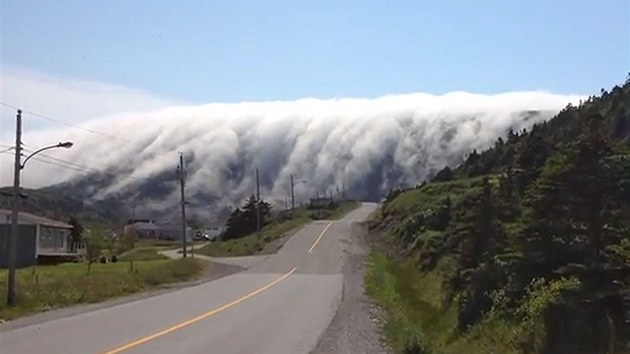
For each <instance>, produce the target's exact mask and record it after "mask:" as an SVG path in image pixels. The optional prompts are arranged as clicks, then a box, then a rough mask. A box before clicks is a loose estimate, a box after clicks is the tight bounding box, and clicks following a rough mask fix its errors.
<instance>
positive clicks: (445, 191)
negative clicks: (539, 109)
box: [366, 81, 630, 354]
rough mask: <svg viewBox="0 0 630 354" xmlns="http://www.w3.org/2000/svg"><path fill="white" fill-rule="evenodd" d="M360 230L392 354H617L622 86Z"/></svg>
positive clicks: (626, 256) (625, 216) (622, 329)
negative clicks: (368, 247) (365, 234)
mask: <svg viewBox="0 0 630 354" xmlns="http://www.w3.org/2000/svg"><path fill="white" fill-rule="evenodd" d="M370 229H371V237H370V241H371V243H372V246H373V249H372V254H371V256H370V259H369V268H368V272H367V274H366V292H367V293H368V294H369V295H370V296H371V297H372V298H373V299H374V300H375V301H376V302H377V303H379V304H381V305H382V306H383V308H384V309H385V310H386V313H387V318H386V323H385V324H384V326H383V333H384V335H385V338H386V339H387V342H388V343H389V344H390V346H391V347H392V349H394V351H395V352H397V353H471V354H475V353H480V354H481V353H585V354H586V353H589V354H591V353H621V352H626V351H625V350H626V349H625V348H626V346H627V344H628V342H630V325H629V324H630V315H628V314H629V313H630V81H626V83H625V84H624V86H623V87H620V86H616V87H615V88H614V89H613V90H612V91H611V92H606V91H604V90H602V93H601V95H600V96H598V97H589V99H588V100H587V101H586V102H583V103H582V104H581V105H580V106H578V107H574V106H571V105H569V106H567V107H566V108H565V109H563V110H562V111H561V112H560V113H559V114H558V115H557V116H556V117H555V118H554V119H552V120H551V121H549V122H546V123H542V124H537V125H535V126H534V127H533V128H532V130H531V131H529V132H528V131H526V130H523V131H521V132H514V131H510V132H509V133H508V136H507V139H506V140H503V139H502V138H499V139H498V140H497V142H496V143H495V145H494V147H493V148H491V149H488V150H486V151H484V152H481V153H478V152H476V151H473V152H472V153H471V154H470V155H469V156H468V157H467V159H466V161H465V162H464V163H463V164H462V165H461V166H458V167H456V168H450V167H446V168H444V169H443V170H441V171H440V172H439V173H437V174H436V175H435V176H434V178H433V179H432V181H431V182H429V183H423V184H422V185H419V186H416V187H415V188H413V189H410V190H397V191H391V193H390V195H389V196H388V198H387V200H386V202H385V203H384V205H383V206H382V208H381V209H380V211H379V213H377V214H376V215H375V217H374V219H373V220H372V221H371V224H370Z"/></svg>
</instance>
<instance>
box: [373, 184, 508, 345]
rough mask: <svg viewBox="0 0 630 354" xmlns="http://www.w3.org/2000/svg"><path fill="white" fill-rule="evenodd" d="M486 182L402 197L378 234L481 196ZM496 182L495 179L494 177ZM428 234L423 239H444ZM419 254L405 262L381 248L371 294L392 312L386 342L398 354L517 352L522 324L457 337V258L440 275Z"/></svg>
mask: <svg viewBox="0 0 630 354" xmlns="http://www.w3.org/2000/svg"><path fill="white" fill-rule="evenodd" d="M481 180H482V177H476V178H469V179H460V180H455V181H451V182H436V183H430V184H427V185H426V186H424V187H423V188H421V189H415V190H412V191H408V192H405V193H402V194H400V195H398V196H397V197H396V198H395V199H393V200H392V201H391V202H390V203H387V204H385V206H384V207H383V208H382V210H381V212H380V213H377V214H376V215H375V218H374V220H373V221H372V223H373V225H378V226H377V227H376V230H375V231H374V234H380V235H382V236H386V237H388V238H390V239H389V242H391V241H392V240H391V236H392V234H393V233H395V232H396V231H395V230H396V226H398V225H399V224H400V223H401V222H404V220H405V219H407V218H409V217H412V216H413V215H414V214H415V213H417V212H419V211H422V210H427V209H430V208H432V207H433V205H434V204H435V205H438V204H439V203H440V201H441V200H443V199H444V198H446V196H447V195H448V196H450V198H451V200H452V201H453V203H454V204H456V203H457V202H458V201H459V200H461V199H463V197H464V195H466V194H468V193H475V192H476V191H478V190H479V188H480V186H481ZM491 180H492V178H491ZM440 236H441V233H440V232H439V231H435V230H428V231H426V232H424V233H421V234H419V235H418V236H417V240H428V239H431V238H436V237H440ZM419 261H420V259H419V258H418V255H417V254H415V253H414V252H413V251H408V253H406V254H405V257H395V256H388V255H387V252H384V251H381V250H380V247H379V246H375V247H374V249H373V252H372V254H371V256H370V259H369V266H368V272H367V273H366V292H367V293H368V295H369V296H370V297H372V298H373V299H374V300H375V301H376V302H377V303H379V304H380V305H381V306H383V308H384V309H385V310H386V312H387V315H388V318H387V321H386V324H385V326H384V328H383V332H384V334H385V337H386V340H387V342H388V343H389V345H390V346H391V348H392V349H393V350H394V351H395V352H399V353H401V352H404V350H405V349H407V350H408V349H409V348H415V349H416V350H418V352H419V353H464V352H465V353H471V354H476V353H479V354H485V353H490V352H492V351H494V352H496V353H517V352H518V347H517V345H516V342H517V340H518V338H516V335H515V333H514V332H515V331H517V330H518V324H516V323H509V322H505V321H503V320H502V319H501V318H500V317H490V318H488V319H487V320H485V321H483V322H482V323H480V324H478V325H476V326H475V327H473V328H472V329H471V330H470V331H469V332H467V333H466V334H465V335H462V334H461V333H457V332H456V330H455V327H456V324H457V308H455V307H454V305H451V304H448V303H446V302H445V300H446V296H445V295H446V292H447V291H448V288H447V285H446V284H445V280H446V279H448V278H450V274H452V272H453V271H454V265H453V264H452V261H451V259H449V258H445V259H442V260H441V261H440V263H439V264H438V266H437V267H436V268H435V270H434V271H431V272H423V271H420V270H419V268H418V267H417V263H418V262H419Z"/></svg>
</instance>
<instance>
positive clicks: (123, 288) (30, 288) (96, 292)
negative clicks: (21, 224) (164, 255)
mask: <svg viewBox="0 0 630 354" xmlns="http://www.w3.org/2000/svg"><path fill="white" fill-rule="evenodd" d="M203 267H204V264H203V263H202V262H200V261H199V260H196V259H190V258H188V259H177V260H154V261H142V262H133V268H132V262H118V263H108V264H100V263H94V264H92V265H91V266H90V272H89V274H88V265H87V264H85V263H67V264H60V265H56V266H34V267H28V268H23V269H19V270H18V271H17V290H18V303H17V304H16V305H15V306H13V307H7V306H6V305H5V303H4V302H0V318H1V319H4V320H10V319H14V318H17V317H21V316H24V315H27V314H31V313H36V312H42V311H47V310H51V309H55V308H61V307H67V306H71V305H75V304H80V303H95V302H101V301H104V300H107V299H111V298H115V297H119V296H123V295H129V294H133V293H137V292H140V291H144V290H148V289H152V288H157V287H159V286H161V285H163V284H168V283H174V282H179V281H184V280H189V279H193V278H195V277H196V276H198V275H199V274H200V273H201V271H202V270H203ZM6 276H7V275H6V272H3V273H2V274H0V289H1V291H2V293H3V294H4V293H5V292H6Z"/></svg>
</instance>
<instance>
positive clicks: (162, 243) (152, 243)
mask: <svg viewBox="0 0 630 354" xmlns="http://www.w3.org/2000/svg"><path fill="white" fill-rule="evenodd" d="M181 246H182V242H181V241H169V240H138V241H136V245H135V247H136V248H140V247H142V248H145V247H153V248H155V249H156V250H157V251H163V250H171V249H174V248H178V247H181Z"/></svg>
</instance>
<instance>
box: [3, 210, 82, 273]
mask: <svg viewBox="0 0 630 354" xmlns="http://www.w3.org/2000/svg"><path fill="white" fill-rule="evenodd" d="M11 214H12V213H11V210H7V209H0V267H2V268H6V267H7V266H8V263H9V237H10V235H11ZM71 231H72V225H70V224H67V223H64V222H61V221H56V220H52V219H48V218H44V217H41V216H37V215H34V214H30V213H25V212H20V213H18V237H17V248H16V266H17V267H20V268H21V267H27V266H31V265H35V264H37V262H38V259H40V258H41V257H68V256H78V255H79V254H80V252H82V250H83V248H82V247H76V245H72V246H71V245H70V242H69V241H70V240H69V239H70V233H71Z"/></svg>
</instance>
